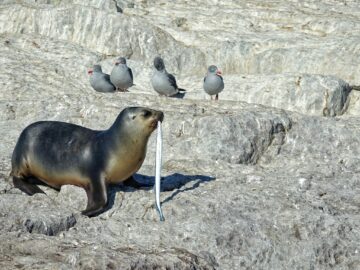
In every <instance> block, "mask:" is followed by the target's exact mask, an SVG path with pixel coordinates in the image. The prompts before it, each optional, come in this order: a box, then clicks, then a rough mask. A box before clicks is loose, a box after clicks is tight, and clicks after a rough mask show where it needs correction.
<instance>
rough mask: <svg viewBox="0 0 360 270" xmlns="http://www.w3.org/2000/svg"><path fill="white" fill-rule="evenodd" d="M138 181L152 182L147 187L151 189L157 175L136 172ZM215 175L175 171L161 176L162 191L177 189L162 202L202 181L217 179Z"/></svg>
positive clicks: (195, 186) (191, 188)
mask: <svg viewBox="0 0 360 270" xmlns="http://www.w3.org/2000/svg"><path fill="white" fill-rule="evenodd" d="M135 178H136V181H138V182H140V183H141V184H143V183H147V184H149V183H151V185H150V188H148V187H147V189H151V188H152V187H153V186H154V184H155V177H154V176H146V175H142V174H136V175H135ZM215 179H216V178H215V177H211V176H206V175H184V174H181V173H174V174H171V175H168V176H165V177H161V191H173V190H175V189H176V191H175V192H174V193H173V194H171V196H169V197H168V198H166V199H165V200H164V201H163V202H162V203H166V202H168V201H170V200H172V199H173V198H174V197H175V196H176V195H177V194H179V193H181V192H185V191H188V190H193V189H195V188H197V187H199V185H200V184H201V183H205V182H209V181H213V180H215ZM190 182H194V183H193V185H192V186H190V187H186V188H184V189H180V188H181V187H182V186H185V185H186V184H187V183H190Z"/></svg>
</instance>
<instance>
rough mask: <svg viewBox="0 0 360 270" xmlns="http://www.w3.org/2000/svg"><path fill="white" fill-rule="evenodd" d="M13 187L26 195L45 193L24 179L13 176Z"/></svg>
mask: <svg viewBox="0 0 360 270" xmlns="http://www.w3.org/2000/svg"><path fill="white" fill-rule="evenodd" d="M13 184H14V187H16V188H18V189H20V190H21V191H23V192H25V193H26V194H27V195H30V196H32V195H34V194H35V193H45V192H44V191H42V190H41V189H40V188H39V187H38V186H37V185H35V184H31V183H28V182H26V180H25V179H24V178H21V177H16V176H13Z"/></svg>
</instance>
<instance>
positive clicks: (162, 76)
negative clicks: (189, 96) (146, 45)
mask: <svg viewBox="0 0 360 270" xmlns="http://www.w3.org/2000/svg"><path fill="white" fill-rule="evenodd" d="M154 67H155V71H154V74H153V76H152V78H151V84H152V87H153V88H154V90H155V91H156V92H157V93H159V95H160V96H168V97H170V96H176V95H177V94H178V93H179V91H185V90H184V89H179V88H178V86H177V84H176V79H175V77H174V75H172V74H170V73H168V72H167V71H166V68H165V64H164V61H163V59H162V58H161V57H159V56H157V57H155V58H154Z"/></svg>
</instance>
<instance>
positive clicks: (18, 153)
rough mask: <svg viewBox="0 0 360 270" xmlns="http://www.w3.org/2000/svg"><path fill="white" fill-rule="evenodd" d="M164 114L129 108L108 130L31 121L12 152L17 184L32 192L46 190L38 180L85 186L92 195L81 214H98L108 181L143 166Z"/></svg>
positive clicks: (55, 184)
mask: <svg viewBox="0 0 360 270" xmlns="http://www.w3.org/2000/svg"><path fill="white" fill-rule="evenodd" d="M163 119H164V114H163V113H162V112H161V111H155V110H152V109H148V108H143V107H128V108H125V109H124V110H123V111H121V112H120V114H119V115H118V117H117V118H116V120H115V122H114V123H113V124H112V126H111V127H110V128H109V129H107V130H92V129H88V128H85V127H82V126H78V125H75V124H70V123H65V122H57V121H41V122H35V123H33V124H30V125H29V126H28V127H26V128H25V129H24V130H23V131H22V133H21V134H20V137H19V139H18V141H17V143H16V146H15V149H14V152H13V155H12V160H11V163H12V170H11V175H12V176H13V183H14V186H15V187H17V188H19V189H20V190H22V191H23V192H25V193H27V194H28V195H33V194H35V193H44V192H43V191H42V190H41V189H40V188H39V187H38V186H37V184H46V185H48V186H50V187H52V188H55V189H58V190H59V189H60V188H61V186H62V185H68V184H70V185H75V186H79V187H82V188H84V189H85V191H86V194H87V198H88V203H87V207H86V209H85V210H84V211H82V214H84V215H87V216H94V215H97V214H99V213H101V212H102V211H103V210H104V208H105V207H106V205H107V185H108V184H113V183H120V182H123V181H125V180H127V179H128V178H129V177H131V176H132V175H133V174H134V173H135V172H136V171H138V170H139V168H140V167H141V165H142V163H143V161H144V159H145V155H146V146H147V142H148V139H149V137H150V135H151V133H152V132H153V131H154V130H155V129H156V127H157V123H158V121H163Z"/></svg>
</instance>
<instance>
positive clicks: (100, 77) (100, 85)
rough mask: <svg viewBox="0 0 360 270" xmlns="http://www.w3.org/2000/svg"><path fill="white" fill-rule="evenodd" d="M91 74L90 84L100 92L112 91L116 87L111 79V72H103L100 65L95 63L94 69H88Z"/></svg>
mask: <svg viewBox="0 0 360 270" xmlns="http://www.w3.org/2000/svg"><path fill="white" fill-rule="evenodd" d="M88 74H89V75H90V85H91V86H92V88H94V89H95V90H96V91H98V92H103V93H111V92H115V90H116V88H115V86H114V85H113V84H112V83H111V81H110V76H109V74H106V73H103V72H102V68H101V66H100V65H94V67H93V69H89V70H88Z"/></svg>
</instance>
